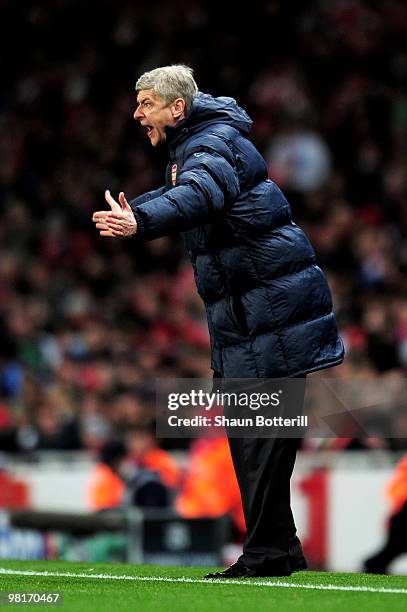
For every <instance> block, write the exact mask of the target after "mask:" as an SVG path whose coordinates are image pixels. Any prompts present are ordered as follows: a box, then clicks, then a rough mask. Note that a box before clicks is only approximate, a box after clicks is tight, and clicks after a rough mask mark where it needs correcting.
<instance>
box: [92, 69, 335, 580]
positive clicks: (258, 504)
mask: <svg viewBox="0 0 407 612" xmlns="http://www.w3.org/2000/svg"><path fill="white" fill-rule="evenodd" d="M136 91H137V107H136V110H135V112H134V119H136V121H139V122H140V124H141V126H142V127H144V129H145V130H146V132H147V137H148V138H149V139H150V141H151V144H152V145H153V146H157V145H158V144H159V143H166V145H167V146H168V153H169V163H168V166H167V171H166V176H165V184H164V185H163V186H162V187H160V188H159V189H156V190H155V191H151V192H149V193H145V194H143V195H141V196H139V197H137V198H136V199H134V200H131V201H130V202H128V201H127V199H126V197H125V195H124V193H123V192H121V193H120V194H119V198H118V199H119V202H116V201H115V200H114V199H113V198H112V196H111V195H110V193H109V192H108V191H107V192H106V194H105V195H106V200H107V202H108V203H109V205H110V207H111V210H110V211H99V212H96V213H94V215H93V221H94V222H95V224H96V227H97V229H98V230H99V231H100V234H101V235H102V236H113V237H119V238H127V237H130V236H133V235H137V237H138V238H139V239H144V240H153V239H154V238H159V237H161V236H167V235H170V234H174V233H178V232H182V234H183V236H184V238H185V243H186V247H187V250H188V253H189V255H190V258H191V262H192V266H193V269H194V273H195V279H196V284H197V289H198V292H199V295H200V296H201V297H202V299H203V301H204V303H205V306H206V312H207V318H208V326H209V333H210V338H211V355H212V361H211V367H212V369H213V371H214V377H215V378H219V379H234V378H239V379H242V378H245V379H246V378H247V379H267V378H299V377H305V376H306V375H307V374H308V373H309V372H314V371H316V370H320V369H323V368H329V367H331V366H335V365H337V364H339V363H341V362H342V360H343V354H344V350H343V344H342V341H341V339H340V338H339V337H338V332H337V327H336V322H335V317H334V314H333V312H332V301H331V295H330V291H329V288H328V285H327V282H326V278H325V275H324V273H323V272H322V271H321V269H320V268H319V267H318V266H317V264H316V260H315V254H314V250H313V248H312V246H311V244H310V242H309V241H308V239H307V237H306V236H305V234H304V232H303V231H302V230H301V229H300V228H299V227H298V226H297V225H296V224H295V223H294V222H293V220H292V216H291V210H290V206H289V204H288V202H287V200H286V198H285V197H284V195H283V193H282V192H281V190H280V189H279V188H278V186H277V185H276V184H275V183H274V182H273V181H271V180H270V179H269V178H268V176H267V167H266V163H265V161H264V159H263V158H262V156H261V155H260V153H259V152H258V151H257V149H256V148H255V147H254V146H253V144H252V143H251V142H250V140H248V134H249V132H250V129H251V127H252V121H251V120H250V118H249V117H248V115H247V114H246V112H245V111H244V110H243V109H242V108H240V107H239V106H238V104H237V103H236V101H235V100H234V99H232V98H228V97H219V98H214V97H212V96H211V95H208V94H204V93H202V92H199V91H198V88H197V85H196V83H195V81H194V78H193V74H192V70H191V69H190V68H188V67H186V66H182V65H174V66H164V67H161V68H156V69H155V70H152V71H150V72H146V73H145V74H143V75H142V76H141V77H140V78H139V80H138V81H137V84H136ZM229 445H230V450H231V454H232V459H233V464H234V467H235V471H236V476H237V480H238V483H239V488H240V492H241V496H242V502H243V510H244V514H245V521H246V527H247V536H246V540H245V544H244V548H243V554H242V555H241V557H240V558H239V559H238V560H237V562H236V563H234V564H233V565H232V566H231V567H229V568H228V569H226V570H225V571H222V572H216V573H213V574H208V576H207V578H239V577H256V576H287V575H290V574H291V573H292V572H293V571H297V570H301V569H305V568H306V561H305V558H304V555H303V552H302V548H301V544H300V541H299V539H298V537H297V536H296V528H295V524H294V519H293V516H292V512H291V507H290V478H291V474H292V470H293V467H294V462H295V456H296V452H297V448H298V439H293V438H291V439H290V438H288V439H285V438H274V439H273V438H244V437H242V438H234V437H229Z"/></svg>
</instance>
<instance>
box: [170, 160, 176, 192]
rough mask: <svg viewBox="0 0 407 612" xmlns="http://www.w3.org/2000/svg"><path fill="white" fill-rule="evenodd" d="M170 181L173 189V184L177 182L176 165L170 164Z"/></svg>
mask: <svg viewBox="0 0 407 612" xmlns="http://www.w3.org/2000/svg"><path fill="white" fill-rule="evenodd" d="M171 181H172V184H173V185H174V187H175V183H176V182H177V164H172V166H171Z"/></svg>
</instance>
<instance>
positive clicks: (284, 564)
mask: <svg viewBox="0 0 407 612" xmlns="http://www.w3.org/2000/svg"><path fill="white" fill-rule="evenodd" d="M297 388H298V387H297ZM303 389H304V390H305V378H304V387H303ZM295 401H296V402H298V393H297V397H296V400H295ZM302 402H303V395H302V397H301V405H300V406H299V407H298V410H299V412H298V414H300V412H301V411H302ZM228 440H229V446H230V451H231V455H232V460H233V465H234V468H235V472H236V476H237V481H238V484H239V488H240V493H241V497H242V503H243V511H244V516H245V520H246V528H247V536H246V540H245V543H244V547H243V555H242V556H241V557H240V560H241V561H242V562H243V563H245V565H247V566H249V567H259V566H261V568H262V569H265V570H267V571H268V572H269V573H270V574H271V575H272V574H273V573H275V574H279V573H281V574H285V573H287V574H289V573H291V571H293V570H294V569H295V568H296V567H297V566H298V564H300V565H301V563H302V564H305V558H304V555H303V551H302V548H301V543H300V541H299V539H298V537H297V536H296V527H295V523H294V518H293V514H292V511H291V506H290V479H291V475H292V472H293V469H294V463H295V458H296V454H297V450H298V448H299V446H300V443H301V439H299V438H280V437H279V438H272V437H269V438H239V437H229V436H228ZM301 569H304V568H303V567H302V568H301Z"/></svg>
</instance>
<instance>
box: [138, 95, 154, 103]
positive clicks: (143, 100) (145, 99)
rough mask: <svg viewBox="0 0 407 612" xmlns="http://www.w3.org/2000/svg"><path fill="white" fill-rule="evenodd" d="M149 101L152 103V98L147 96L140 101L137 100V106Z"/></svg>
mask: <svg viewBox="0 0 407 612" xmlns="http://www.w3.org/2000/svg"><path fill="white" fill-rule="evenodd" d="M147 100H148V101H149V102H151V97H150V96H146V97H145V98H141V99H140V100H137V104H143V102H146V101H147Z"/></svg>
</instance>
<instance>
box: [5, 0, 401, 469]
mask: <svg viewBox="0 0 407 612" xmlns="http://www.w3.org/2000/svg"><path fill="white" fill-rule="evenodd" d="M0 17H1V18H0V23H1V25H0V29H1V30H2V35H1V36H0V45H1V47H2V49H1V53H2V57H3V60H6V61H5V62H4V66H3V68H2V87H1V95H0V156H1V163H0V203H1V215H0V296H1V299H0V392H1V394H0V450H6V451H13V452H26V453H30V452H32V451H36V450H49V449H61V450H74V449H83V450H88V451H89V452H90V453H93V454H94V456H95V457H97V456H100V452H101V451H102V450H103V449H105V448H106V445H109V444H110V442H111V441H112V440H113V439H115V440H116V439H118V440H122V441H123V440H124V437H125V434H126V435H127V433H128V432H129V431H131V430H133V429H134V428H136V429H137V428H140V427H141V428H143V427H147V428H148V427H150V424H151V421H152V419H153V418H154V410H155V408H154V402H155V398H154V384H155V379H156V378H157V377H178V378H190V377H191V378H195V377H210V376H211V370H210V358H209V338H208V332H207V327H206V320H205V313H204V310H203V306H202V304H201V301H200V298H199V297H198V296H197V293H196V289H195V285H194V280H193V276H192V270H191V267H190V265H189V262H188V261H187V258H186V254H185V251H184V249H183V243H182V240H181V238H179V237H170V238H169V237H168V238H162V239H159V240H156V241H153V242H150V243H146V244H138V243H136V242H135V241H132V240H128V241H125V242H122V241H119V240H115V239H106V238H104V239H103V238H101V237H100V236H99V235H98V233H97V232H95V230H94V228H93V224H92V223H91V216H92V213H93V211H95V210H100V209H102V208H104V207H105V206H106V204H105V202H104V195H103V194H104V190H105V189H110V190H111V191H112V193H113V194H117V193H118V191H119V190H123V191H124V192H125V194H126V195H127V196H128V198H129V199H131V198H132V197H135V196H137V195H139V194H140V193H143V192H144V191H146V190H149V189H152V188H154V187H158V186H160V185H161V184H162V183H163V172H164V167H165V163H166V154H165V150H154V149H152V148H151V146H150V144H149V142H148V141H147V139H146V138H145V134H144V133H142V132H141V131H140V130H139V129H138V127H137V125H136V123H135V122H134V120H133V119H132V113H133V111H134V106H135V92H134V83H135V81H136V78H137V76H138V75H139V74H141V73H142V72H143V71H144V70H147V69H150V68H153V67H156V66H159V65H165V64H168V63H173V62H184V63H186V64H189V65H191V66H193V67H194V69H195V76H196V79H197V81H198V84H199V86H200V88H201V89H202V90H203V91H207V92H210V93H212V94H214V95H229V96H233V97H235V98H236V99H237V100H238V101H239V103H240V104H241V105H242V106H243V107H245V108H246V109H247V111H248V112H249V114H250V115H251V117H252V118H253V120H254V128H253V133H252V139H253V141H254V142H255V144H256V145H257V146H258V147H259V149H260V150H261V151H262V153H263V155H264V156H265V158H266V160H267V163H268V165H269V174H270V177H271V178H273V179H274V180H276V181H277V182H278V184H279V185H280V186H281V187H282V188H283V189H284V191H285V192H286V194H287V196H288V198H289V200H290V202H291V204H292V209H293V214H294V219H295V221H296V222H297V223H298V224H299V225H301V226H302V227H303V228H304V229H305V231H306V232H307V233H308V235H309V237H310V239H311V241H312V243H313V245H314V247H315V249H316V251H317V255H318V259H319V262H320V264H321V266H322V267H323V268H324V269H325V270H326V272H327V273H328V276H329V281H330V286H331V289H332V292H333V297H334V303H335V309H336V314H337V318H338V323H339V326H340V331H341V335H342V337H343V339H344V342H345V345H346V349H347V356H346V360H345V363H344V364H343V365H342V366H340V367H339V368H335V369H334V370H332V372H330V374H329V375H332V376H343V377H360V378H362V377H367V378H369V377H375V376H384V377H388V376H391V377H400V378H402V377H404V376H405V373H406V368H407V276H406V271H407V239H406V229H407V207H406V196H407V173H406V168H407V144H406V143H407V88H406V83H407V45H406V41H407V5H406V4H405V3H404V2H402V1H401V0H377V1H376V2H375V1H371V2H369V1H367V0H330V2H324V1H323V0H320V1H313V2H309V1H306V2H302V3H300V5H296V6H295V11H294V10H293V6H292V5H291V3H285V2H282V1H273V0H271V1H268V2H266V1H262V2H257V3H253V4H252V5H251V6H250V10H249V11H246V10H243V9H238V8H236V7H234V8H232V7H230V6H228V5H227V4H225V5H224V6H223V8H222V5H219V3H215V2H211V1H209V2H203V1H201V0H189V1H188V2H184V1H181V0H178V1H175V2H172V3H164V2H162V1H158V2H155V3H154V4H151V3H149V4H148V3H137V4H135V3H132V2H130V1H128V2H126V1H124V2H116V1H114V0H100V1H98V2H96V1H90V0H82V1H81V2H78V1H77V0H54V1H53V2H51V1H49V0H48V1H45V2H39V1H33V0H29V1H27V2H24V3H22V4H19V3H14V2H12V1H11V0H3V1H2V2H1V3H0ZM13 33H14V34H13ZM17 33H18V36H17V35H16V34H17ZM406 439H407V433H406ZM326 444H328V445H329V442H328V441H326ZM403 445H404V446H403ZM160 446H162V447H164V448H167V449H170V448H184V449H185V448H187V447H188V441H185V440H171V441H169V440H162V441H160ZM344 446H345V447H347V446H348V447H353V448H358V447H374V448H378V447H379V448H387V447H392V443H391V442H390V441H389V440H387V439H386V438H385V437H383V436H381V435H380V433H378V436H377V438H375V439H367V440H359V439H357V440H355V439H353V440H352V439H351V440H350V441H349V440H348V441H347V442H346V443H345V444H344ZM393 446H394V444H393ZM396 446H397V445H396ZM398 448H407V444H406V443H405V440H404V439H400V440H399V441H398ZM191 452H193V451H191Z"/></svg>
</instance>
